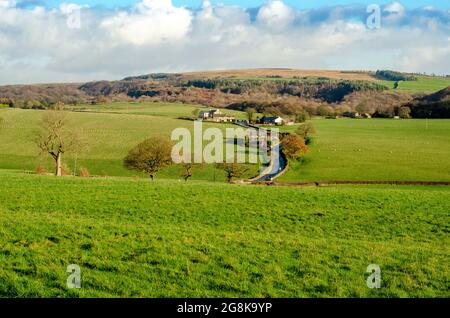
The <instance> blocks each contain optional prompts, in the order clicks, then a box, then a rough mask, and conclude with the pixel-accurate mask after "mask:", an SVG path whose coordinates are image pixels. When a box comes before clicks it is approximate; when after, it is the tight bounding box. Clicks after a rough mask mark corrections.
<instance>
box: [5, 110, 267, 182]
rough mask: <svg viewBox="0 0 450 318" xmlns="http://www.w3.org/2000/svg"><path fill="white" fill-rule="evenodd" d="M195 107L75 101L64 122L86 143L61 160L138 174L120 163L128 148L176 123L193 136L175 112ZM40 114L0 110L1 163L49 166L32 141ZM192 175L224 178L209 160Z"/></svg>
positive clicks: (174, 174) (172, 174)
mask: <svg viewBox="0 0 450 318" xmlns="http://www.w3.org/2000/svg"><path fill="white" fill-rule="evenodd" d="M89 107H90V108H89ZM197 108H198V107H197V106H195V105H193V106H189V105H182V104H159V103H147V104H139V103H131V104H126V103H117V104H106V105H103V106H97V107H96V108H94V106H88V105H84V106H78V107H77V108H76V110H77V111H76V112H71V113H70V116H69V123H70V125H72V127H76V128H78V129H79V130H80V131H81V132H82V134H83V136H84V137H85V138H86V141H87V144H88V146H89V148H88V150H87V151H86V152H84V153H83V154H80V155H76V154H73V153H72V154H68V155H67V156H65V158H64V162H65V164H67V165H68V167H69V169H70V171H72V170H74V169H75V170H78V169H77V168H80V167H86V168H87V169H88V170H89V172H90V173H91V174H93V175H109V176H141V174H139V173H136V172H133V171H128V170H126V169H125V168H124V167H123V163H122V162H123V158H124V157H125V156H126V154H127V153H128V151H129V150H130V149H131V148H132V147H134V146H135V145H137V144H138V143H140V142H141V141H143V140H144V139H146V138H148V137H150V136H155V135H164V136H169V137H170V135H171V133H172V131H173V130H174V129H176V128H183V127H184V128H188V129H189V130H190V131H191V134H192V135H193V126H194V124H193V122H192V121H188V120H181V119H178V117H183V116H187V117H190V116H192V114H191V113H192V111H193V110H194V109H197ZM181 109H182V111H180V110H181ZM82 110H83V111H82ZM236 113H238V112H236ZM42 114H43V111H40V110H22V109H3V110H0V116H1V117H2V118H3V119H4V122H3V123H2V129H1V131H0V168H3V169H15V170H27V171H34V170H35V169H36V167H37V166H44V167H46V168H47V169H48V170H49V171H53V162H52V161H51V160H50V159H49V156H41V155H39V150H38V148H37V146H36V144H35V142H34V139H35V137H34V136H35V135H36V131H38V128H39V121H40V119H41V116H42ZM241 115H242V113H241ZM211 127H218V128H220V129H221V130H222V132H224V133H225V129H226V128H234V127H235V126H233V125H230V124H212V123H204V124H203V128H204V129H207V128H211ZM224 142H226V141H225V140H224ZM76 167H77V168H76ZM248 168H249V171H248V174H247V177H253V176H255V175H257V174H258V167H256V166H255V165H248ZM180 169H181V168H180V167H177V166H173V167H170V168H167V169H164V170H162V171H161V172H160V173H159V174H158V177H161V178H176V179H177V178H179V176H180V174H181V170H180ZM193 178H194V179H200V180H208V181H214V180H216V181H223V180H225V177H224V176H223V174H222V173H220V172H219V171H216V169H215V168H214V166H213V165H197V166H196V167H195V168H194V176H193Z"/></svg>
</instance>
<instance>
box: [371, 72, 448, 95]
mask: <svg viewBox="0 0 450 318" xmlns="http://www.w3.org/2000/svg"><path fill="white" fill-rule="evenodd" d="M380 82H381V83H382V84H384V85H386V86H387V87H389V88H390V89H391V90H394V84H395V81H380ZM448 86H450V78H446V77H428V76H418V78H417V81H401V82H399V86H398V88H397V89H395V90H396V91H399V92H402V93H410V94H432V93H435V92H437V91H440V90H442V89H444V88H446V87H448Z"/></svg>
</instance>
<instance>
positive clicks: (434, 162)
mask: <svg viewBox="0 0 450 318" xmlns="http://www.w3.org/2000/svg"><path fill="white" fill-rule="evenodd" d="M313 124H314V126H315V127H316V130H317V133H316V135H315V137H314V143H313V145H312V146H311V147H310V152H309V153H308V154H307V155H305V156H304V158H303V160H302V161H301V162H294V163H292V165H291V169H290V170H289V171H288V172H287V173H286V174H285V175H284V176H282V177H281V178H280V180H281V181H330V180H332V181H336V180H382V181H386V180H405V181H450V160H449V158H450V120H428V121H427V120H391V119H370V120H354V119H337V120H331V119H315V120H313ZM296 129H297V127H295V126H291V127H289V126H288V127H282V130H284V131H291V132H292V131H295V130H296Z"/></svg>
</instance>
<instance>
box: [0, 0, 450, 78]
mask: <svg viewBox="0 0 450 318" xmlns="http://www.w3.org/2000/svg"><path fill="white" fill-rule="evenodd" d="M400 6H401V5H400ZM400 6H399V4H398V3H397V4H396V3H392V4H390V5H388V6H387V7H385V8H384V12H385V14H384V20H383V21H382V26H383V27H382V28H381V29H380V30H369V29H368V28H366V26H365V24H364V23H365V20H366V14H367V13H366V10H365V7H353V6H352V7H345V6H343V7H342V6H341V7H330V8H322V9H320V10H304V11H299V10H296V9H294V8H291V7H289V6H287V5H285V4H284V3H283V2H282V1H271V2H268V3H267V4H266V5H264V6H262V7H261V8H259V9H258V10H256V11H247V10H245V9H242V8H240V7H238V6H228V5H216V4H211V2H210V1H203V4H202V6H201V7H200V8H198V9H188V8H184V7H177V6H175V5H173V3H172V1H170V0H144V1H142V2H140V3H139V4H138V5H136V6H133V7H131V8H129V9H120V10H99V9H98V8H89V7H83V8H81V10H82V12H81V25H80V26H81V27H80V28H79V29H76V28H75V29H74V28H69V27H68V25H67V13H68V10H69V8H74V7H73V5H71V4H69V3H68V4H65V5H64V6H61V7H60V8H57V9H46V8H43V7H36V8H34V9H23V8H19V7H16V6H15V4H14V1H5V0H0V7H1V8H2V17H1V19H0V69H1V71H0V83H2V84H8V83H28V82H55V81H71V82H79V81H87V80H100V79H116V78H122V77H125V76H128V75H135V74H144V73H149V72H160V71H163V72H168V71H173V72H179V71H191V70H198V69H218V68H221V69H222V68H244V67H293V68H308V69H321V68H328V69H339V68H343V67H346V68H355V69H358V68H364V69H368V68H372V69H376V68H394V69H399V70H404V71H421V72H422V71H426V72H436V73H443V72H446V73H450V65H449V63H448V61H449V60H450V56H449V54H450V53H449V50H450V49H449V41H448V34H450V16H449V15H448V12H446V11H439V10H437V9H434V10H431V11H430V10H429V9H423V11H420V10H419V11H417V10H416V11H414V12H410V11H407V10H406V9H404V8H403V7H400ZM399 12H403V13H402V17H401V19H398V16H399V15H398V13H399ZM391 16H394V17H396V19H391V18H390V17H391ZM374 52H376V54H374Z"/></svg>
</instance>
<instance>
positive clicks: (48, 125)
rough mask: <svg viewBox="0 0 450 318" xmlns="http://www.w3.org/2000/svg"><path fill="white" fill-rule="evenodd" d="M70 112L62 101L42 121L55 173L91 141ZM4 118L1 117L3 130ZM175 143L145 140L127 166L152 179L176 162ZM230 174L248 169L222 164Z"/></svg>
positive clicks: (187, 169) (186, 169) (188, 171)
mask: <svg viewBox="0 0 450 318" xmlns="http://www.w3.org/2000/svg"><path fill="white" fill-rule="evenodd" d="M68 115H69V112H67V111H65V110H64V106H63V105H62V104H58V105H56V106H55V107H53V108H52V109H51V110H48V111H46V112H45V113H44V114H43V116H42V119H41V122H40V125H39V126H40V129H39V131H38V132H37V134H36V135H37V137H36V139H35V143H36V145H37V146H38V148H39V149H40V151H41V153H43V154H47V155H49V156H50V157H51V158H52V159H53V161H54V163H55V175H56V176H58V177H59V176H62V175H63V168H64V164H63V156H64V155H65V154H67V153H77V154H80V153H82V152H84V151H86V150H87V149H88V144H87V142H86V139H85V138H84V136H83V135H82V134H81V133H80V131H79V130H77V129H75V128H73V127H72V126H71V125H70V124H69V121H68ZM1 123H2V118H1V117H0V129H1ZM171 152H172V142H171V140H170V139H169V138H167V137H161V136H155V137H151V138H149V139H146V140H144V141H143V142H141V143H140V144H138V145H137V146H136V147H134V148H133V149H131V150H130V151H129V153H128V155H127V156H126V157H125V159H124V166H125V167H126V168H127V169H131V170H136V171H138V172H144V173H146V174H147V175H148V176H149V177H150V178H151V179H152V180H153V179H154V178H155V176H156V174H157V173H158V172H159V171H160V170H161V169H163V168H165V167H168V166H170V165H171V164H172V157H171ZM182 168H183V172H182V175H181V176H182V177H183V178H184V180H185V181H188V180H189V179H190V178H191V177H192V176H193V168H194V165H193V164H191V163H185V164H183V165H182ZM217 168H219V169H222V170H223V171H224V172H225V173H226V176H227V180H228V182H231V181H232V180H233V179H234V178H240V177H241V176H242V175H243V174H244V173H245V172H246V171H247V169H246V168H245V166H243V165H240V164H236V163H224V164H218V165H217Z"/></svg>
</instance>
